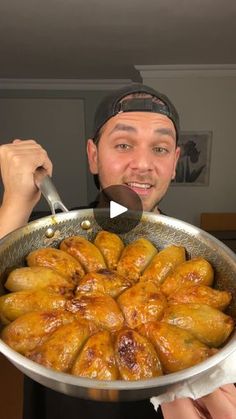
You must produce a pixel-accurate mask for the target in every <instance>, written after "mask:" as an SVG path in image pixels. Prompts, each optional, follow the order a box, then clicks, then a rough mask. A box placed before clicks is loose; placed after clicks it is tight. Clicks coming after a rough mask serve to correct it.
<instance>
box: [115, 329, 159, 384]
mask: <svg viewBox="0 0 236 419" xmlns="http://www.w3.org/2000/svg"><path fill="white" fill-rule="evenodd" d="M115 355H116V362H117V365H118V368H119V371H120V375H121V378H123V380H141V379H145V378H151V377H156V376H159V375H162V368H161V364H160V361H159V359H158V356H157V353H156V351H155V349H154V347H153V345H152V344H151V343H150V341H148V340H147V339H146V338H145V337H144V336H141V335H140V334H139V333H137V332H135V331H134V330H131V329H123V330H121V331H120V332H118V334H117V336H116V341H115Z"/></svg>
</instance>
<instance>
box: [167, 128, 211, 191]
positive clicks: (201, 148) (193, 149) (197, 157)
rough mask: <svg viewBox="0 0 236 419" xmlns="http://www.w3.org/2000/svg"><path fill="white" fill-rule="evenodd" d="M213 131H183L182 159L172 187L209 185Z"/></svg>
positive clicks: (181, 139) (181, 137)
mask: <svg viewBox="0 0 236 419" xmlns="http://www.w3.org/2000/svg"><path fill="white" fill-rule="evenodd" d="M211 140H212V131H182V132H181V133H180V139H179V146H180V148H181V154H180V158H179V161H178V164H177V168H176V177H175V179H174V180H173V181H172V185H185V186H186V185H189V186H207V185H208V184H209V173H210V155H211Z"/></svg>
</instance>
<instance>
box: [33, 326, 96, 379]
mask: <svg viewBox="0 0 236 419" xmlns="http://www.w3.org/2000/svg"><path fill="white" fill-rule="evenodd" d="M90 333H91V332H90V326H89V322H86V321H83V322H78V321H76V320H75V321H73V322H72V323H69V324H64V325H62V326H59V327H58V329H56V330H55V332H53V333H52V334H51V335H50V336H49V337H48V338H47V340H46V341H45V342H44V343H43V344H42V345H39V346H37V347H36V348H35V349H34V350H33V351H31V352H29V353H27V354H26V355H27V357H28V358H30V359H31V360H32V361H35V362H37V363H38V364H41V365H44V366H45V367H48V368H53V369H55V370H57V371H62V372H67V371H69V370H70V369H71V367H72V365H73V362H74V361H75V359H76V356H77V355H78V352H79V350H80V349H81V347H82V345H83V344H84V342H85V341H86V339H87V338H88V337H89V335H90Z"/></svg>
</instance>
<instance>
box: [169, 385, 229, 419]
mask: <svg viewBox="0 0 236 419" xmlns="http://www.w3.org/2000/svg"><path fill="white" fill-rule="evenodd" d="M161 408H162V412H163V416H164V418H165V419H174V418H179V419H223V418H225V419H226V418H227V419H236V389H235V386H234V384H227V385H224V386H222V387H220V388H218V389H217V390H215V391H213V393H211V394H208V395H207V396H204V397H201V398H200V399H198V400H192V399H177V400H175V401H173V402H170V403H163V404H162V405H161Z"/></svg>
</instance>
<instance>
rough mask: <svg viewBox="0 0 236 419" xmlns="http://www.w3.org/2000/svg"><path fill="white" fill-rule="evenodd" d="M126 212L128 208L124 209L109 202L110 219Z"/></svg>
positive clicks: (115, 203)
mask: <svg viewBox="0 0 236 419" xmlns="http://www.w3.org/2000/svg"><path fill="white" fill-rule="evenodd" d="M126 211H128V208H126V207H124V206H123V205H120V204H118V203H117V202H114V201H111V202H110V218H115V217H118V216H119V215H121V214H124V212H126Z"/></svg>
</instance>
